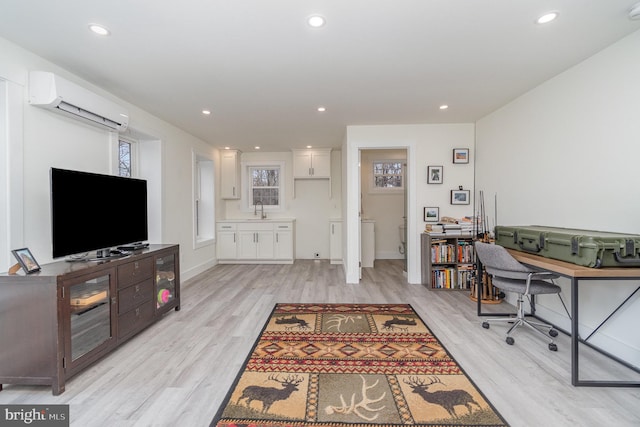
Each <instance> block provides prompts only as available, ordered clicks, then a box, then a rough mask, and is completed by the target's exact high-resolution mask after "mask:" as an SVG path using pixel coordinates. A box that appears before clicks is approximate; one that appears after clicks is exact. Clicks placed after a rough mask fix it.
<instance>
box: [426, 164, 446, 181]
mask: <svg viewBox="0 0 640 427" xmlns="http://www.w3.org/2000/svg"><path fill="white" fill-rule="evenodd" d="M442 169H443V168H442V166H427V184H442V173H443V170H442Z"/></svg>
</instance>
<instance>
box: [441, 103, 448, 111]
mask: <svg viewBox="0 0 640 427" xmlns="http://www.w3.org/2000/svg"><path fill="white" fill-rule="evenodd" d="M447 108H449V106H448V105H446V104H445V105H441V106H440V109H441V110H446V109H447Z"/></svg>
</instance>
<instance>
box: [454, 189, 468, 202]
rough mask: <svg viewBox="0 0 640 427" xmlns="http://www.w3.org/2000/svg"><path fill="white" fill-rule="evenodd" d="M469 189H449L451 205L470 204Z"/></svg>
mask: <svg viewBox="0 0 640 427" xmlns="http://www.w3.org/2000/svg"><path fill="white" fill-rule="evenodd" d="M470 195H471V190H451V204H452V205H468V204H470V200H469V199H470Z"/></svg>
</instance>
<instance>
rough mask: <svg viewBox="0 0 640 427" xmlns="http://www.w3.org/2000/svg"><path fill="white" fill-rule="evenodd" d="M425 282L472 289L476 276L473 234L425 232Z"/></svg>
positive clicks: (423, 262) (423, 247)
mask: <svg viewBox="0 0 640 427" xmlns="http://www.w3.org/2000/svg"><path fill="white" fill-rule="evenodd" d="M420 244H421V253H422V263H421V264H422V284H423V285H427V286H428V287H429V288H431V289H444V290H470V289H471V287H472V282H473V278H474V276H475V253H474V248H473V237H472V234H471V233H457V234H444V233H422V235H421V242H420Z"/></svg>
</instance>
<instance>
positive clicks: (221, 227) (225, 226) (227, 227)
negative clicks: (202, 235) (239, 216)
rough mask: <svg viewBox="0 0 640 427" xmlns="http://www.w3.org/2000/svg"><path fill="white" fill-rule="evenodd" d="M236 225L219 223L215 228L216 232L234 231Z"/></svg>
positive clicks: (233, 223)
mask: <svg viewBox="0 0 640 427" xmlns="http://www.w3.org/2000/svg"><path fill="white" fill-rule="evenodd" d="M236 227H237V224H236V223H235V222H219V223H218V225H217V226H216V229H217V230H218V231H236Z"/></svg>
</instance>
